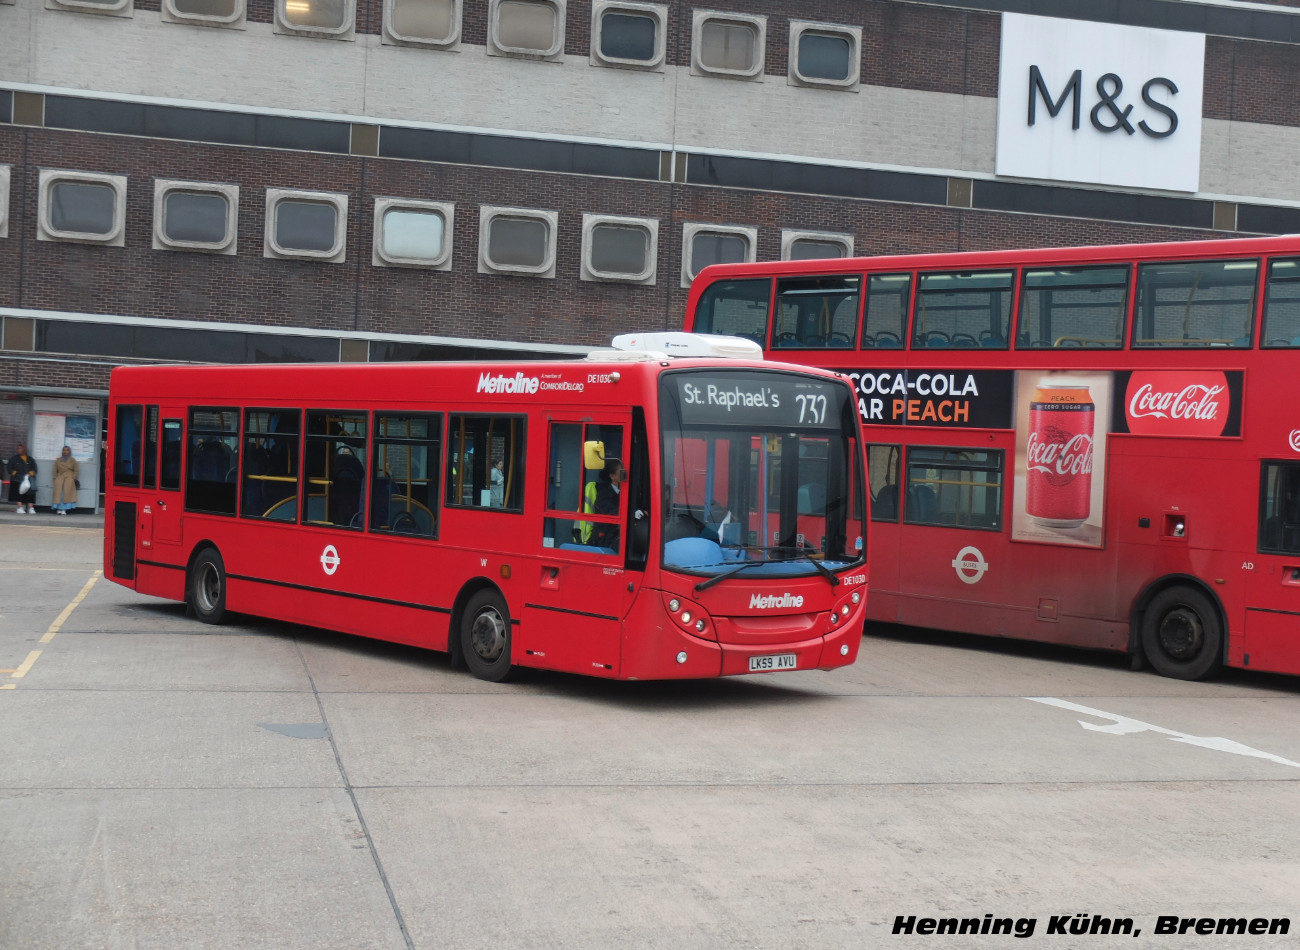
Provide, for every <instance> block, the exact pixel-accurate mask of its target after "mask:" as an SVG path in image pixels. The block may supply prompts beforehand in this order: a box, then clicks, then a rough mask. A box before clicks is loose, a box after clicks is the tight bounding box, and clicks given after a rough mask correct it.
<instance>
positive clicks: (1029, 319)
mask: <svg viewBox="0 0 1300 950" xmlns="http://www.w3.org/2000/svg"><path fill="white" fill-rule="evenodd" d="M1128 275H1129V269H1128V267H1126V266H1116V267H1071V268H1050V269H1044V270H1027V271H1025V274H1024V277H1023V278H1022V281H1021V290H1020V329H1019V331H1018V332H1017V335H1016V348H1017V349H1026V348H1031V349H1033V348H1039V347H1080V348H1083V349H1092V350H1113V349H1119V348H1121V347H1123V345H1124V317H1125V314H1126V313H1127V312H1128Z"/></svg>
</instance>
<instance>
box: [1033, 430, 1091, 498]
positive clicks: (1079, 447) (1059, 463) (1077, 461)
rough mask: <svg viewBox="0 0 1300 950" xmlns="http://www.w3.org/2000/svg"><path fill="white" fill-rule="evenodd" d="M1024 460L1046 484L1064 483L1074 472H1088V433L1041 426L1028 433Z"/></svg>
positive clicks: (1089, 441) (1079, 473)
mask: <svg viewBox="0 0 1300 950" xmlns="http://www.w3.org/2000/svg"><path fill="white" fill-rule="evenodd" d="M1026 464H1027V465H1028V468H1029V471H1031V472H1041V473H1042V476H1043V479H1044V480H1045V481H1046V482H1047V483H1048V484H1049V485H1056V486H1061V485H1067V484H1069V483H1070V482H1072V481H1074V479H1075V477H1076V476H1079V475H1090V474H1092V436H1090V435H1084V434H1083V433H1077V434H1071V433H1069V432H1066V431H1065V430H1063V429H1060V428H1058V427H1056V426H1053V425H1046V426H1043V428H1042V432H1041V433H1040V432H1037V431H1035V432H1031V433H1029V443H1028V446H1027V448H1026Z"/></svg>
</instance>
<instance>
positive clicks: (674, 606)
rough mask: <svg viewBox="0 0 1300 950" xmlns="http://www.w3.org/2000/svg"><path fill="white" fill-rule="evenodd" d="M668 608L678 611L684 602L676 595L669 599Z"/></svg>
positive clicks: (674, 611)
mask: <svg viewBox="0 0 1300 950" xmlns="http://www.w3.org/2000/svg"><path fill="white" fill-rule="evenodd" d="M668 609H669V610H671V611H672V612H673V613H677V611H679V610H681V609H682V602H681V601H680V600H678V599H677V598H676V597H674V598H673V599H672V600H670V601H668Z"/></svg>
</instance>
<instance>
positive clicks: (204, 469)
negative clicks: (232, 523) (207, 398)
mask: <svg viewBox="0 0 1300 950" xmlns="http://www.w3.org/2000/svg"><path fill="white" fill-rule="evenodd" d="M238 474H239V410H238V409H229V408H210V407H205V406H194V407H193V408H191V409H190V451H189V471H188V472H186V477H185V510H186V511H206V512H210V513H212V514H219V515H233V514H234V513H235V503H236V488H237V486H236V484H235V479H236V478H237V476H238Z"/></svg>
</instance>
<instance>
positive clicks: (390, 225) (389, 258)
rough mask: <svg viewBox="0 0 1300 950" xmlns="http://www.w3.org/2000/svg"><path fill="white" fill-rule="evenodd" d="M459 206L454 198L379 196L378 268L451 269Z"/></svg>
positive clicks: (374, 258)
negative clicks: (457, 208)
mask: <svg viewBox="0 0 1300 950" xmlns="http://www.w3.org/2000/svg"><path fill="white" fill-rule="evenodd" d="M455 209H456V206H455V205H454V204H453V203H452V202H450V201H414V200H407V199H405V198H376V199H375V243H374V251H373V254H372V256H371V263H373V264H374V265H375V266H376V267H425V268H428V269H429V270H444V271H445V270H451V239H452V227H453V224H454V215H455Z"/></svg>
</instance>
